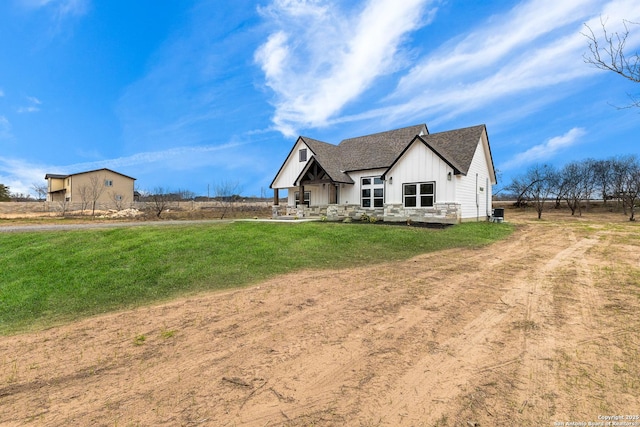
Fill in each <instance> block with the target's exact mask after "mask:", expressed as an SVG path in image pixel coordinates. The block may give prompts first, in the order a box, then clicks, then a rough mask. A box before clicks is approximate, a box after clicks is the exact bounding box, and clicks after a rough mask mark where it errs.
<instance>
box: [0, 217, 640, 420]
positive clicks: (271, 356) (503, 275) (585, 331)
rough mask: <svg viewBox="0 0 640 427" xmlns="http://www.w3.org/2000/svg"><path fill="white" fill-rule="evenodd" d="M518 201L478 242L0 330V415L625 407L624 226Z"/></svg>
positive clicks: (631, 373)
mask: <svg viewBox="0 0 640 427" xmlns="http://www.w3.org/2000/svg"><path fill="white" fill-rule="evenodd" d="M532 215H533V214H531V215H528V216H525V217H522V218H520V219H518V218H516V219H515V220H516V221H517V222H518V223H519V226H518V230H517V231H516V232H515V234H514V235H512V236H511V237H510V238H509V239H508V240H506V241H503V242H500V243H498V244H495V245H492V246H489V247H486V248H483V249H480V250H451V251H446V252H439V253H433V254H427V255H422V256H418V257H416V258H413V259H410V260H408V261H404V262H395V263H389V264H384V265H375V266H370V267H367V268H357V269H350V270H338V271H304V272H300V273H296V274H290V275H286V276H283V277H278V278H276V279H273V280H270V281H267V282H264V283H261V284H260V285H259V286H254V287H251V288H247V289H242V290H237V291H232V292H225V293H216V294H211V295H202V296H199V297H196V298H190V299H185V300H180V301H175V302H172V303H168V304H164V305H160V306H153V307H148V308H142V309H137V310H134V311H128V312H122V313H116V314H111V315H106V316H100V317H94V318H90V319H87V320H84V321H80V322H77V323H74V324H70V325H66V326H62V327H56V328H52V329H49V330H45V331H42V332H37V333H30V334H23V335H19V336H13V337H2V338H0V425H3V426H23V425H34V426H36V425H37V426H40V425H46V426H61V425H66V426H68V425H87V426H88V425H94V426H130V425H132V426H134V425H141V426H158V425H166V426H177V425H185V426H195V425H202V426H237V425H243V426H261V427H262V426H276V425H285V426H310V425H313V426H333V425H354V426H378V425H379V426H465V427H468V426H476V425H480V426H554V425H564V423H568V422H574V423H585V424H584V425H587V423H588V422H592V423H596V422H599V421H603V422H606V417H612V416H630V417H633V416H634V415H638V414H639V413H640V397H639V396H640V352H639V349H640V285H639V282H640V233H639V231H640V228H639V227H638V226H636V225H635V224H629V223H625V222H624V218H620V222H617V223H602V222H589V221H575V220H572V221H568V220H566V219H567V218H565V217H566V215H565V216H563V217H562V219H561V220H560V221H544V222H537V221H534V220H529V218H532ZM512 219H513V218H512ZM609 420H611V419H609ZM618 421H619V422H620V421H625V422H629V423H636V424H635V425H640V419H635V420H634V419H632V418H631V419H629V420H624V419H621V420H618ZM567 425H569V424H567ZM602 425H606V424H602ZM610 425H612V424H610ZM620 425H634V424H620Z"/></svg>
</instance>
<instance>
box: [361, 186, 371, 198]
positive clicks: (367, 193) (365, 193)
mask: <svg viewBox="0 0 640 427" xmlns="http://www.w3.org/2000/svg"><path fill="white" fill-rule="evenodd" d="M362 197H371V189H369V188H365V189H364V190H362Z"/></svg>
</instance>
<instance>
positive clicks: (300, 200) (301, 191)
mask: <svg viewBox="0 0 640 427" xmlns="http://www.w3.org/2000/svg"><path fill="white" fill-rule="evenodd" d="M298 205H299V206H301V207H304V185H302V184H300V188H299V189H298Z"/></svg>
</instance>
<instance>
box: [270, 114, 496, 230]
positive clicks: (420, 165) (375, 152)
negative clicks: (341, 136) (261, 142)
mask: <svg viewBox="0 0 640 427" xmlns="http://www.w3.org/2000/svg"><path fill="white" fill-rule="evenodd" d="M496 183H497V181H496V173H495V169H494V166H493V159H492V157H491V149H490V148H489V138H488V136H487V129H486V127H485V125H479V126H473V127H469V128H464V129H456V130H452V131H447V132H440V133H434V134H429V130H428V129H427V126H426V125H424V124H422V125H416V126H411V127H406V128H402V129H397V130H392V131H387V132H381V133H376V134H373V135H367V136H361V137H357V138H350V139H345V140H343V141H342V142H340V144H338V145H333V144H328V143H326V142H321V141H317V140H314V139H311V138H307V137H303V136H300V137H299V138H298V139H297V141H296V143H295V144H294V146H293V148H292V149H291V152H290V153H289V155H288V156H287V158H286V160H285V161H284V163H283V164H282V166H281V167H280V170H278V173H277V174H276V177H275V178H274V180H273V182H272V183H271V186H270V187H271V188H272V189H273V190H274V207H273V215H274V217H277V216H282V215H296V216H299V217H301V216H315V215H317V216H326V217H327V218H328V219H340V218H343V217H347V216H350V217H354V218H358V217H359V216H361V215H362V214H367V215H368V216H374V217H376V218H379V219H383V220H384V221H408V220H411V221H417V222H435V223H458V222H461V221H469V220H486V219H487V218H489V217H490V216H491V213H492V204H491V196H492V186H493V185H495V184H496ZM279 190H287V191H288V199H287V200H288V203H287V206H284V207H283V206H280V205H279V203H278V198H279Z"/></svg>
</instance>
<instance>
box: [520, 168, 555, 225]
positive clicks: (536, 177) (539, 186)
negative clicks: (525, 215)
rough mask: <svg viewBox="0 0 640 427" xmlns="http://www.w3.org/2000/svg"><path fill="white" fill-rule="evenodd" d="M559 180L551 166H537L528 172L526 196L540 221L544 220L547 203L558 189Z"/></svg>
mask: <svg viewBox="0 0 640 427" xmlns="http://www.w3.org/2000/svg"><path fill="white" fill-rule="evenodd" d="M558 180H559V178H558V174H557V172H556V170H555V169H554V168H553V167H552V166H550V165H535V166H532V167H531V168H530V169H529V170H528V171H527V174H526V176H525V182H527V183H528V185H527V190H526V194H527V196H528V198H529V199H530V200H531V201H532V202H533V204H534V206H535V208H536V212H537V213H538V219H541V218H542V211H543V210H544V205H545V202H546V201H547V199H548V198H549V196H551V194H552V193H553V191H554V190H555V189H556V188H557V187H558Z"/></svg>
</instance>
